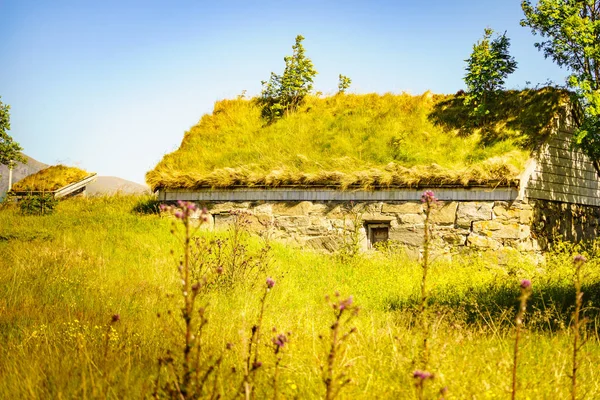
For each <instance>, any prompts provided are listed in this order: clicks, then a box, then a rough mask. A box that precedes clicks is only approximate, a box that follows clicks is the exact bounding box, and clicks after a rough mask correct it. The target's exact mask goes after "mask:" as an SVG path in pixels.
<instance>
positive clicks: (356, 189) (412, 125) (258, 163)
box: [147, 88, 600, 253]
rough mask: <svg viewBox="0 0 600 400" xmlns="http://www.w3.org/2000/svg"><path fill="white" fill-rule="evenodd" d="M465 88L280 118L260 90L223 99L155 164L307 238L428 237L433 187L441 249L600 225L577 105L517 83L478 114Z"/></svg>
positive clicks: (216, 211)
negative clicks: (428, 194) (575, 140)
mask: <svg viewBox="0 0 600 400" xmlns="http://www.w3.org/2000/svg"><path fill="white" fill-rule="evenodd" d="M463 103H464V102H463V99H462V97H460V96H452V95H450V96H445V95H433V94H431V93H425V94H423V95H420V96H411V95H408V94H399V95H394V94H385V95H378V94H368V95H345V94H340V95H336V96H331V97H308V98H307V99H306V101H305V102H304V103H303V105H302V106H300V107H299V109H298V110H296V111H295V112H293V113H290V114H288V115H286V116H285V117H283V118H281V119H280V120H277V121H275V122H274V123H271V124H267V123H266V122H265V120H264V119H263V118H261V110H260V106H259V104H257V102H255V101H253V100H244V99H238V100H224V101H220V102H217V103H216V104H215V108H214V111H213V113H212V114H211V115H205V116H203V117H202V119H201V120H200V122H199V123H198V124H197V125H196V126H194V127H192V129H191V130H190V131H189V132H187V133H186V134H185V136H184V139H183V142H182V144H181V147H180V148H179V149H178V150H177V151H175V152H173V153H171V154H168V155H166V156H165V157H164V158H163V160H162V161H161V162H160V163H159V164H158V165H157V166H156V168H155V169H154V170H152V171H150V172H148V174H147V182H148V184H149V185H150V186H151V187H152V188H153V190H155V191H158V193H159V199H160V200H162V201H176V200H188V201H195V202H197V203H199V204H202V205H204V206H206V207H207V208H208V210H209V212H210V218H209V223H210V225H211V226H212V227H214V228H219V227H222V226H227V225H228V224H230V223H231V220H232V218H233V217H232V215H231V211H232V210H240V209H242V210H245V211H246V212H247V213H246V215H247V217H246V218H248V219H249V220H250V222H251V223H250V226H251V227H252V228H253V229H255V230H257V231H266V230H269V231H270V234H271V235H272V236H275V237H279V238H280V239H282V240H286V241H288V242H292V243H295V244H298V245H300V246H304V247H310V248H317V249H319V248H323V249H327V250H331V251H333V250H336V249H337V248H339V247H340V246H343V245H344V243H345V241H347V240H348V237H349V236H352V235H358V236H359V240H360V243H361V246H362V247H364V248H370V247H373V246H374V245H376V243H378V242H388V243H395V244H398V245H402V246H405V247H406V248H408V249H417V248H418V247H420V246H421V244H422V240H423V229H424V219H425V214H424V209H423V205H422V204H421V203H420V198H421V194H422V193H423V191H424V190H432V191H434V193H435V196H436V197H437V198H438V199H439V202H438V203H437V204H436V206H435V208H434V210H433V212H432V214H431V221H432V223H433V224H434V229H435V232H436V234H435V235H434V237H435V242H436V243H435V244H436V247H438V248H439V249H441V250H443V251H445V252H448V253H452V252H455V251H462V250H465V249H486V250H490V249H491V250H498V249H502V248H512V249H516V250H518V251H522V252H536V251H539V250H542V249H544V248H546V247H547V246H548V244H549V242H550V241H551V240H553V239H554V238H556V237H562V238H563V239H565V240H576V241H578V240H585V239H594V238H595V237H596V235H597V226H598V223H599V221H600V220H599V218H600V180H599V179H598V171H597V169H596V168H595V166H594V163H593V162H592V161H591V160H589V159H588V158H587V157H586V156H585V155H584V154H583V153H582V152H581V151H579V150H577V149H575V148H574V147H573V146H572V145H571V136H572V132H573V127H574V125H575V121H576V112H575V111H576V109H575V108H574V107H572V106H571V104H572V103H571V101H570V96H569V94H568V93H567V92H564V91H560V90H556V89H550V88H546V89H542V90H525V91H508V92H503V93H501V94H500V95H498V96H497V97H496V98H495V99H494V100H493V102H492V104H490V106H489V109H490V113H489V114H488V115H486V116H485V117H484V118H483V119H481V120H479V121H477V122H476V123H475V122H474V121H473V118H472V117H471V115H470V110H469V109H468V108H467V107H465V106H464V105H463Z"/></svg>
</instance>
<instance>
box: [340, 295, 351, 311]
mask: <svg viewBox="0 0 600 400" xmlns="http://www.w3.org/2000/svg"><path fill="white" fill-rule="evenodd" d="M352 301H353V298H352V296H350V297H348V298H347V299H346V300H342V301H340V307H339V308H340V310H345V309H346V308H350V306H352Z"/></svg>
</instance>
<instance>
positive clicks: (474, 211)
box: [456, 202, 494, 228]
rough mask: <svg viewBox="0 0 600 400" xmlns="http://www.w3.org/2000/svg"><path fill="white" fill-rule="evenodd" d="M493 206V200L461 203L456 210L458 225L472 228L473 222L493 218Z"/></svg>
mask: <svg viewBox="0 0 600 400" xmlns="http://www.w3.org/2000/svg"><path fill="white" fill-rule="evenodd" d="M493 206H494V203H492V202H485V203H480V202H464V203H460V204H459V205H458V209H457V211H456V225H458V226H459V227H461V228H470V227H471V222H474V221H489V220H491V219H492V208H493Z"/></svg>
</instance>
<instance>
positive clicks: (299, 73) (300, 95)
mask: <svg viewBox="0 0 600 400" xmlns="http://www.w3.org/2000/svg"><path fill="white" fill-rule="evenodd" d="M303 40H304V36H302V35H298V36H296V43H295V44H294V45H293V46H292V49H293V54H292V55H291V56H285V57H284V58H283V59H284V61H285V70H284V71H283V75H277V74H276V73H274V72H271V77H270V78H269V80H268V81H262V82H261V83H262V86H263V90H262V93H261V95H260V103H261V105H262V116H263V117H264V118H265V119H266V120H267V121H268V122H269V123H270V122H273V121H275V120H276V119H278V118H281V117H283V116H285V115H287V114H288V113H290V112H293V111H295V110H296V108H297V107H298V105H300V103H301V102H302V100H303V99H304V97H305V96H306V95H307V94H309V93H310V91H311V90H312V88H313V80H314V77H315V75H316V74H317V71H316V70H315V68H314V66H313V63H312V61H311V60H310V58H308V57H306V55H305V54H304V46H302V41H303Z"/></svg>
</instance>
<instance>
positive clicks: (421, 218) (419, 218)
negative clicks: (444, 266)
mask: <svg viewBox="0 0 600 400" xmlns="http://www.w3.org/2000/svg"><path fill="white" fill-rule="evenodd" d="M398 219H399V220H400V223H402V224H411V225H422V224H423V223H424V222H425V215H423V214H398Z"/></svg>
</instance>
